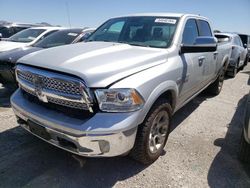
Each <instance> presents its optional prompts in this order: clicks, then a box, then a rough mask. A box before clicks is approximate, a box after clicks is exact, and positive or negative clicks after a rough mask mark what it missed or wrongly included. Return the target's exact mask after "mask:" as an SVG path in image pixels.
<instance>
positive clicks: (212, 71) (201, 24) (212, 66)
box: [197, 20, 218, 85]
mask: <svg viewBox="0 0 250 188" xmlns="http://www.w3.org/2000/svg"><path fill="white" fill-rule="evenodd" d="M197 24H198V29H199V36H204V37H205V36H206V37H213V34H212V31H211V27H210V25H209V23H208V22H207V21H205V20H197ZM204 56H205V61H204V65H203V66H204V67H203V68H204V85H206V84H208V83H209V82H210V81H211V80H212V79H213V78H214V77H215V76H216V74H217V66H216V64H217V58H218V51H215V52H205V53H204Z"/></svg>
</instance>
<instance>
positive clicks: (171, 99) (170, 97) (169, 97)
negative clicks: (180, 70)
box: [156, 90, 176, 110]
mask: <svg viewBox="0 0 250 188" xmlns="http://www.w3.org/2000/svg"><path fill="white" fill-rule="evenodd" d="M159 99H167V100H168V101H169V104H170V105H171V107H172V110H174V108H175V105H176V95H175V92H174V91H173V90H168V91H165V92H164V93H162V94H161V95H160V96H159V97H158V99H157V100H156V101H158V100H159Z"/></svg>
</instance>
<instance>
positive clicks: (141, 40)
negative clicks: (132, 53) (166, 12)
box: [87, 16, 178, 48]
mask: <svg viewBox="0 0 250 188" xmlns="http://www.w3.org/2000/svg"><path fill="white" fill-rule="evenodd" d="M177 22H178V18H175V17H148V16H147V17H124V18H114V19H111V20H108V21H107V22H106V23H104V24H103V25H102V26H101V27H99V28H98V29H97V30H96V31H95V32H94V33H93V34H92V35H91V36H90V37H89V39H88V40H87V41H89V42H91V41H105V42H118V43H126V44H130V45H136V46H145V47H156V48H166V47H169V46H170V45H171V43H172V39H173V36H174V33H175V30H176V26H177Z"/></svg>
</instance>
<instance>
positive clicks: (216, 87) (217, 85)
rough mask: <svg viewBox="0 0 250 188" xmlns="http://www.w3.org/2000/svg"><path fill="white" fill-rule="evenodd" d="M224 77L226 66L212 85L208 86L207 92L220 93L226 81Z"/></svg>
mask: <svg viewBox="0 0 250 188" xmlns="http://www.w3.org/2000/svg"><path fill="white" fill-rule="evenodd" d="M224 77H225V68H222V70H221V71H220V73H219V76H218V77H217V79H216V80H215V81H214V82H213V83H212V84H211V85H210V86H208V88H207V92H208V93H210V94H212V95H215V96H216V95H219V94H220V92H221V90H222V86H223V83H224Z"/></svg>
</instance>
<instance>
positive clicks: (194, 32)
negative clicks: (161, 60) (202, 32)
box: [182, 19, 199, 45]
mask: <svg viewBox="0 0 250 188" xmlns="http://www.w3.org/2000/svg"><path fill="white" fill-rule="evenodd" d="M198 35H199V34H198V29H197V24H196V21H195V19H189V20H188V21H187V22H186V25H185V28H184V31H183V35H182V43H183V44H188V45H192V44H194V42H195V40H196V38H197V37H198Z"/></svg>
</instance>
